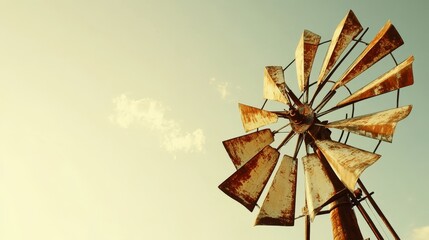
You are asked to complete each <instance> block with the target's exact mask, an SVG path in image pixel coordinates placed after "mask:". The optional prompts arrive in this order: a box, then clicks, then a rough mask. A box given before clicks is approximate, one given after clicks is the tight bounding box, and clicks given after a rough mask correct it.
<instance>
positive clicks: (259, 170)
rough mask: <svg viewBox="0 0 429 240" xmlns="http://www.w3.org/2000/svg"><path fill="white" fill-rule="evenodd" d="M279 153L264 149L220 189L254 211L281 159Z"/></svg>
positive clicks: (267, 148) (272, 149) (220, 186)
mask: <svg viewBox="0 0 429 240" xmlns="http://www.w3.org/2000/svg"><path fill="white" fill-rule="evenodd" d="M279 155H280V154H279V152H278V151H277V150H276V149H274V148H272V147H270V146H266V147H264V148H263V149H262V150H261V151H260V152H259V153H258V154H256V155H255V156H254V157H253V158H252V159H250V160H249V161H248V162H247V163H246V164H244V165H243V166H242V167H241V168H239V169H238V170H237V171H236V172H235V173H234V174H232V175H231V176H230V177H229V178H227V179H226V180H225V181H224V182H223V183H222V184H220V185H219V189H220V190H222V191H223V192H224V193H225V194H227V195H228V196H230V197H231V198H233V199H234V200H236V201H238V202H239V203H241V204H242V205H243V206H245V207H246V208H247V209H248V210H249V211H253V209H254V208H255V205H256V203H257V201H258V199H259V197H260V196H261V193H262V191H263V189H264V187H265V185H266V184H267V182H268V179H269V177H270V175H271V173H272V172H273V171H274V167H275V166H276V163H277V161H278V158H279Z"/></svg>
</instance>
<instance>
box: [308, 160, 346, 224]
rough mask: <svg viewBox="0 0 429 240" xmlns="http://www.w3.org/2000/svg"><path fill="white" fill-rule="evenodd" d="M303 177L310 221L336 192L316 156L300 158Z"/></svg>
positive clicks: (331, 199)
mask: <svg viewBox="0 0 429 240" xmlns="http://www.w3.org/2000/svg"><path fill="white" fill-rule="evenodd" d="M302 162H303V163H304V175H305V197H306V201H307V209H308V212H309V215H310V219H311V221H313V220H314V218H315V217H316V215H317V213H318V212H319V211H320V210H322V208H323V207H324V206H326V205H327V204H329V203H330V202H332V201H333V200H334V199H335V197H336V194H337V192H336V191H335V187H334V185H333V183H332V182H331V180H330V179H329V177H328V173H327V170H326V169H325V167H324V166H323V164H322V163H321V161H320V159H319V158H318V157H317V155H316V154H309V155H307V156H305V157H303V158H302Z"/></svg>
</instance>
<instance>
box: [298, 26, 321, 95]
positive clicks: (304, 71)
mask: <svg viewBox="0 0 429 240" xmlns="http://www.w3.org/2000/svg"><path fill="white" fill-rule="evenodd" d="M319 42H320V36H319V35H317V34H315V33H312V32H310V31H308V30H304V33H303V34H302V36H301V40H300V41H299V43H298V46H297V48H296V51H295V63H296V74H297V78H298V86H299V89H300V90H301V92H303V91H304V90H305V89H307V87H308V79H309V77H310V72H311V68H312V66H313V62H314V57H315V56H316V52H317V48H318V46H319Z"/></svg>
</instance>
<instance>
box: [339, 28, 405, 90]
mask: <svg viewBox="0 0 429 240" xmlns="http://www.w3.org/2000/svg"><path fill="white" fill-rule="evenodd" d="M402 44H404V41H403V40H402V38H401V36H400V35H399V33H398V31H397V30H396V28H395V27H394V26H393V25H392V23H391V22H390V21H387V23H386V24H385V25H384V27H383V28H382V29H381V30H380V32H378V34H377V36H376V37H375V38H374V39H373V40H372V41H371V42H370V44H369V45H368V46H367V47H366V48H365V50H364V51H363V52H362V53H361V54H360V55H359V57H358V58H357V59H356V60H355V61H354V62H353V64H352V65H351V66H350V67H349V68H348V70H347V71H346V72H345V73H344V74H343V76H342V77H341V78H340V79H339V80H338V81H337V82H336V83H335V85H334V86H333V87H332V90H336V89H338V88H339V87H341V86H343V85H344V84H346V83H348V82H349V81H351V80H352V79H353V78H355V77H356V76H357V75H359V74H361V73H362V72H363V71H365V70H366V69H368V68H369V67H371V66H372V65H373V64H375V63H376V62H378V61H379V60H380V59H382V58H383V57H385V56H386V55H387V54H389V53H391V52H392V51H393V50H395V49H396V48H398V47H399V46H401V45H402Z"/></svg>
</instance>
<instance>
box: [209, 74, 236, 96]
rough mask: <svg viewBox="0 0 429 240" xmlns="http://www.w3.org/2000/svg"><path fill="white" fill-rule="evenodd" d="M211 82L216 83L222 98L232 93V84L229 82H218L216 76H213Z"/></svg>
mask: <svg viewBox="0 0 429 240" xmlns="http://www.w3.org/2000/svg"><path fill="white" fill-rule="evenodd" d="M209 82H210V85H214V86H215V87H216V90H217V91H218V93H219V94H220V97H221V98H222V99H226V97H227V96H228V95H230V88H231V86H230V85H231V84H230V83H229V82H218V81H217V80H216V78H214V77H213V78H211V79H210V81H209Z"/></svg>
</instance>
